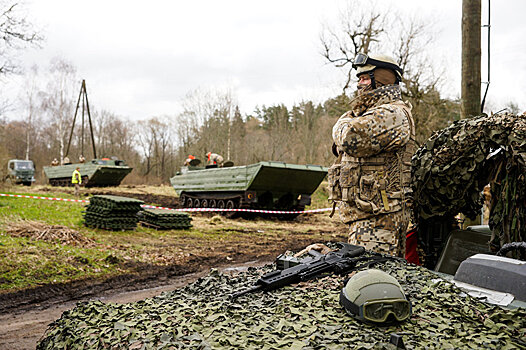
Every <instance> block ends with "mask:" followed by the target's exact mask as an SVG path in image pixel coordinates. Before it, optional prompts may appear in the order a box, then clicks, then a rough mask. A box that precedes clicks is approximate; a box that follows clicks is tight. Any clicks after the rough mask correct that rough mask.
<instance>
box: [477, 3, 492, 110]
mask: <svg viewBox="0 0 526 350" xmlns="http://www.w3.org/2000/svg"><path fill="white" fill-rule="evenodd" d="M490 20H491V0H488V24H484V25H482V28H488V81H483V82H482V84H486V92H484V97H483V98H482V103H481V105H480V113H484V104H485V103H486V96H487V95H488V89H489V77H490V75H489V73H490V71H489V68H490V30H491V24H490Z"/></svg>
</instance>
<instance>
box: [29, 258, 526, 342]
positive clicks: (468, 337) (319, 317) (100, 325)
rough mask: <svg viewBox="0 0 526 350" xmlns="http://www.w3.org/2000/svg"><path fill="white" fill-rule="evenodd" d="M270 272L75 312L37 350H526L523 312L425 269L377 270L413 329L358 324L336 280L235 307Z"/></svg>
mask: <svg viewBox="0 0 526 350" xmlns="http://www.w3.org/2000/svg"><path fill="white" fill-rule="evenodd" d="M268 268H269V266H267V267H266V268H259V269H253V268H252V269H249V271H248V272H246V273H240V274H239V275H235V276H233V277H232V276H230V275H225V274H221V273H218V272H217V271H212V272H211V273H210V274H209V275H208V276H206V277H203V278H200V279H199V280H198V281H196V282H195V283H192V284H190V285H188V286H186V287H184V288H181V289H178V290H175V291H173V292H169V293H164V294H162V295H160V296H158V297H155V298H151V299H146V300H143V301H139V302H136V303H130V304H105V303H102V302H100V301H92V302H84V303H78V304H77V306H76V307H75V308H74V309H72V310H70V311H66V312H64V313H63V314H62V317H61V318H60V319H58V320H57V321H55V322H53V323H52V324H51V325H50V327H49V328H48V330H47V331H46V333H45V334H44V336H43V337H42V339H41V341H40V343H39V344H38V346H37V349H66V348H67V349H85V348H89V349H97V348H98V349H103V348H104V349H110V348H111V349H219V348H221V349H224V348H239V349H348V348H355V349H373V348H374V349H387V348H389V347H388V344H386V343H387V342H388V341H389V338H390V334H391V333H393V332H398V333H399V334H402V335H403V339H404V342H405V345H406V346H407V348H409V349H417V348H418V349H421V348H426V349H453V348H454V349H461V348H462V349H463V348H466V349H471V348H477V349H478V348H488V349H517V348H522V349H526V310H524V309H514V310H506V309H503V308H500V307H496V306H490V305H489V304H486V303H482V302H480V301H478V300H476V299H473V298H471V297H468V296H466V297H464V296H461V295H459V290H458V289H456V288H455V287H453V286H452V285H451V284H450V283H448V282H446V281H444V280H435V279H436V278H437V277H436V275H433V274H431V273H430V272H429V271H428V270H426V269H424V268H421V267H417V266H414V265H407V264H405V263H403V262H399V261H389V262H386V263H383V264H379V265H377V268H380V269H382V270H384V271H386V272H388V273H390V274H391V275H392V276H394V277H396V278H397V279H398V280H399V281H400V283H401V285H402V287H403V288H404V290H405V292H406V293H407V295H408V297H409V299H410V300H411V302H412V304H413V314H412V316H411V318H410V320H408V321H406V322H404V323H401V324H398V325H391V326H383V327H380V326H375V325H368V324H364V323H361V322H359V321H357V320H355V319H353V318H352V317H350V316H348V315H347V314H346V313H345V312H344V311H343V310H342V308H341V307H340V306H339V303H338V298H339V292H340V290H341V288H342V287H343V285H342V278H337V277H325V278H323V279H320V280H317V281H310V282H307V283H302V284H300V285H295V286H289V287H285V288H282V289H280V290H276V291H272V292H269V293H253V294H248V295H245V296H242V297H240V298H238V299H235V300H234V301H231V300H229V298H228V295H230V294H231V293H232V292H233V291H235V290H240V289H245V288H247V287H249V286H252V285H253V283H254V282H255V280H256V279H257V277H259V276H260V275H261V274H262V273H263V272H264V271H267V270H268Z"/></svg>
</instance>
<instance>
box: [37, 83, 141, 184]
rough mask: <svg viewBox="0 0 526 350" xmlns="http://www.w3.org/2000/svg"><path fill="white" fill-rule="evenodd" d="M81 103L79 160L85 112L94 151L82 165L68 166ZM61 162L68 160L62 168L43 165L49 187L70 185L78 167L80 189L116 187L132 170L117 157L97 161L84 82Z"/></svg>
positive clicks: (82, 145) (81, 156)
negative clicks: (80, 178) (64, 154)
mask: <svg viewBox="0 0 526 350" xmlns="http://www.w3.org/2000/svg"><path fill="white" fill-rule="evenodd" d="M81 100H82V121H81V124H82V125H81V126H82V129H81V134H80V136H81V137H80V148H79V151H80V156H79V160H80V159H82V160H81V161H83V160H84V156H83V154H85V153H84V124H85V122H84V119H85V118H84V113H85V112H87V119H88V121H89V129H90V136H91V147H92V149H93V160H91V161H90V162H85V163H73V164H71V163H69V158H68V154H69V150H70V145H71V140H72V137H73V129H74V128H75V121H76V120H77V112H78V110H79V106H80V105H81V102H80V101H81ZM64 159H68V160H67V161H66V163H65V164H64V165H57V166H45V167H44V173H45V174H46V176H47V178H48V180H49V184H50V185H52V186H72V183H71V177H72V175H73V171H74V170H75V169H76V168H77V167H79V168H80V169H79V171H80V175H81V177H82V186H86V187H105V186H118V185H119V184H120V183H121V181H122V180H123V179H124V177H126V175H128V174H129V173H130V172H131V171H132V169H133V168H130V167H129V166H128V165H126V162H125V161H124V160H120V159H118V158H116V157H112V158H111V159H110V158H102V159H99V158H97V150H96V149H95V138H94V136H93V128H92V123H91V115H90V110H89V103H88V92H87V90H86V82H85V81H84V80H82V85H81V87H80V93H79V98H78V101H77V107H76V109H75V115H74V117H73V123H72V124H71V131H70V134H69V141H68V147H67V149H66V156H65V158H64Z"/></svg>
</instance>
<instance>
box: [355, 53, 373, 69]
mask: <svg viewBox="0 0 526 350" xmlns="http://www.w3.org/2000/svg"><path fill="white" fill-rule="evenodd" d="M368 59H369V56H367V55H366V54H364V53H358V54H357V55H356V57H354V60H353V62H352V67H353V68H356V67H359V66H365V64H366V63H367V60H368Z"/></svg>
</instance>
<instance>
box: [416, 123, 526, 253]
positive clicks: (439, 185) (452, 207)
mask: <svg viewBox="0 0 526 350" xmlns="http://www.w3.org/2000/svg"><path fill="white" fill-rule="evenodd" d="M412 167H413V174H412V180H413V181H412V182H413V190H414V194H415V198H414V200H415V205H414V215H415V218H416V219H417V221H418V218H421V219H427V218H430V217H434V216H447V215H451V216H454V215H456V214H458V213H463V214H464V215H466V216H468V217H470V218H475V217H476V216H477V215H478V214H479V213H480V212H481V207H482V196H481V191H482V190H483V188H484V186H485V185H486V184H488V183H489V184H490V185H491V196H492V210H491V213H490V227H491V229H492V230H493V232H494V235H495V237H496V238H495V239H493V240H492V243H493V245H494V248H495V249H498V247H499V246H501V245H503V244H505V243H508V242H513V241H525V240H526V231H525V228H526V209H525V208H526V197H525V194H526V181H525V178H524V176H525V174H526V116H525V115H521V116H516V115H512V114H494V115H491V116H479V117H474V118H470V119H462V120H459V121H456V122H455V123H453V124H452V125H450V126H449V127H447V128H445V129H443V130H440V131H437V132H435V133H434V134H433V135H432V136H431V137H430V138H429V139H428V140H427V141H426V142H425V144H424V145H422V146H421V147H420V148H419V149H418V150H417V151H416V153H415V155H414V156H413V159H412Z"/></svg>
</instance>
